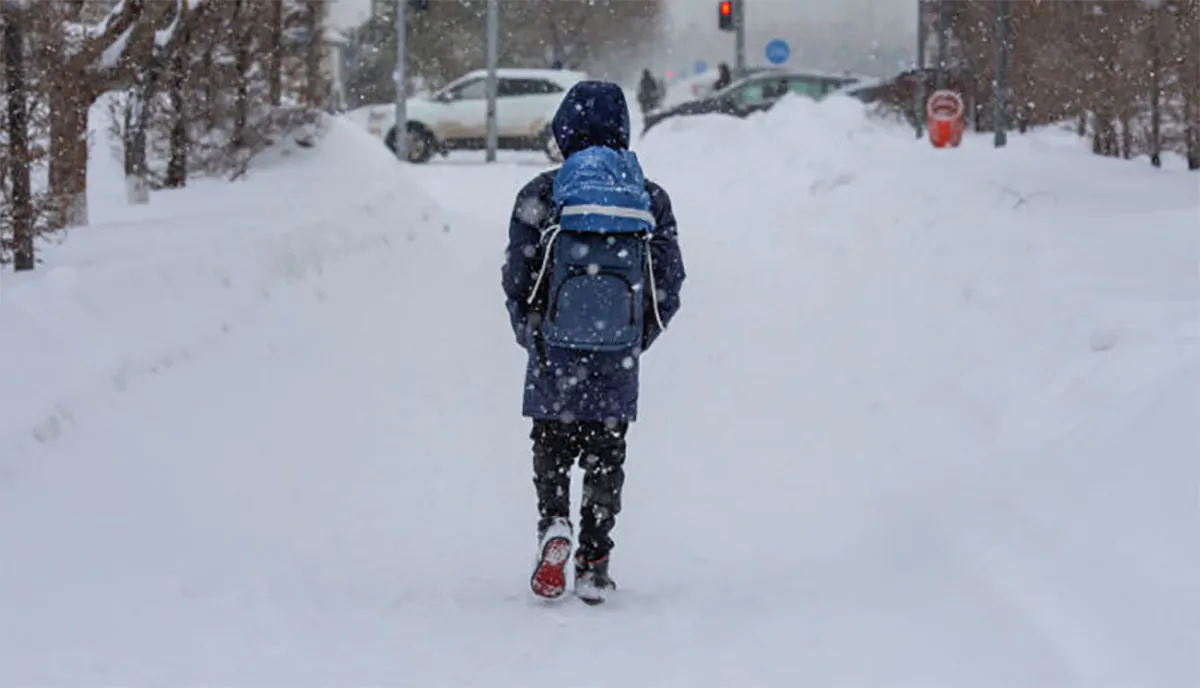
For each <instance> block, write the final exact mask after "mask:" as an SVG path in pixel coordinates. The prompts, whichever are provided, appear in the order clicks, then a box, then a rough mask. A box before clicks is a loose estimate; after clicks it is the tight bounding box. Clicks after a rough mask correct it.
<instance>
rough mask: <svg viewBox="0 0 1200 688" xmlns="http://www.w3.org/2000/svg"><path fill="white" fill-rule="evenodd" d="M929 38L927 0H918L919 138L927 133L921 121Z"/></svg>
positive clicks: (917, 109)
mask: <svg viewBox="0 0 1200 688" xmlns="http://www.w3.org/2000/svg"><path fill="white" fill-rule="evenodd" d="M928 39H929V31H928V30H927V29H926V28H925V0H917V102H915V103H913V112H914V113H915V114H916V120H915V121H916V128H917V138H922V137H923V136H924V135H925V129H924V128H923V127H922V126H921V122H922V121H923V120H924V119H925V102H926V101H925V99H926V95H925V42H926V41H927V40H928Z"/></svg>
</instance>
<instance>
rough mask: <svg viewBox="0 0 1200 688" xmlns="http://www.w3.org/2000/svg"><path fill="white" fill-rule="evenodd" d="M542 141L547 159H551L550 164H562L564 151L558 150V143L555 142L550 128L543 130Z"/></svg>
mask: <svg viewBox="0 0 1200 688" xmlns="http://www.w3.org/2000/svg"><path fill="white" fill-rule="evenodd" d="M541 139H542V141H541V144H542V150H543V151H545V153H546V157H547V158H550V162H555V163H558V162H562V161H563V156H562V151H560V150H559V149H558V141H555V140H554V134H553V132H551V131H550V127H546V128H545V129H543V130H542V135H541Z"/></svg>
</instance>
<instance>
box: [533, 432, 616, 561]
mask: <svg viewBox="0 0 1200 688" xmlns="http://www.w3.org/2000/svg"><path fill="white" fill-rule="evenodd" d="M628 429H629V424H628V423H616V424H613V423H604V422H601V421H574V422H569V423H568V422H564V421H557V420H535V421H533V432H531V433H530V435H529V437H530V439H532V440H533V485H534V487H535V488H537V498H538V515H539V516H540V518H539V520H538V528H539V529H540V530H544V529H545V528H547V527H548V526H549V525H550V523H551V522H553V520H554V519H555V518H560V517H561V518H567V519H569V518H570V512H571V467H572V466H573V465H574V463H575V459H577V458H578V459H579V466H580V467H581V468H582V469H583V471H584V477H583V509H582V512H581V514H580V519H579V554H580V556H582V557H583V558H585V559H586V560H587V561H596V560H598V559H601V558H603V557H605V556H607V555H608V553H609V551H610V550H612V547H613V541H612V538H610V537H609V533H610V532H612V529H613V526H615V525H616V523H617V514H619V513H620V512H621V487H622V486H624V484H625V467H624V466H625V432H626V431H627V430H628Z"/></svg>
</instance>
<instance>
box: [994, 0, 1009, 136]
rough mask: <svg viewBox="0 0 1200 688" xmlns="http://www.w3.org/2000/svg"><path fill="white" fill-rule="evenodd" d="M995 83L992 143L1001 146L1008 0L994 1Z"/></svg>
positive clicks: (1006, 62) (1005, 126)
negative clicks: (993, 135)
mask: <svg viewBox="0 0 1200 688" xmlns="http://www.w3.org/2000/svg"><path fill="white" fill-rule="evenodd" d="M995 31H996V83H995V84H994V87H993V89H992V120H993V122H992V129H993V131H994V132H995V139H994V140H993V142H992V143H993V145H994V146H995V147H996V148H1003V147H1004V146H1005V145H1006V144H1007V143H1008V131H1007V126H1008V123H1007V122H1006V121H1005V119H1006V118H1005V105H1006V101H1007V100H1008V98H1007V97H1006V96H1007V93H1006V91H1005V89H1006V88H1007V86H1006V83H1007V78H1006V77H1007V76H1008V75H1007V74H1006V71H1007V69H1008V0H997V2H996V29H995Z"/></svg>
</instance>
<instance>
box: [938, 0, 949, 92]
mask: <svg viewBox="0 0 1200 688" xmlns="http://www.w3.org/2000/svg"><path fill="white" fill-rule="evenodd" d="M949 34H950V9H949V8H948V7H947V6H946V0H938V64H937V90H939V91H941V90H942V89H944V88H946V51H947V50H948V49H949V46H947V43H949V41H950V35H949Z"/></svg>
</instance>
